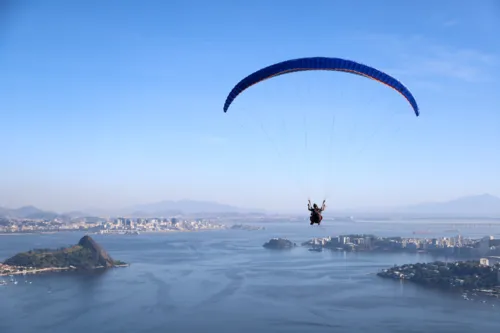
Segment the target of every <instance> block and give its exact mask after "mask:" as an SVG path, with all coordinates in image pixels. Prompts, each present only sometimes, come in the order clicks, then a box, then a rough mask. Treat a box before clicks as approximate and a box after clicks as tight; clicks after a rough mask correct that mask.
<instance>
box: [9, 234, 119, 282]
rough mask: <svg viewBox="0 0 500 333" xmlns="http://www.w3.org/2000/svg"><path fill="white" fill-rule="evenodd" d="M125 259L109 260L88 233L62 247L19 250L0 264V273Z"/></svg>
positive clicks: (103, 265) (101, 265)
mask: <svg viewBox="0 0 500 333" xmlns="http://www.w3.org/2000/svg"><path fill="white" fill-rule="evenodd" d="M124 266H128V264H127V263H125V262H122V261H120V260H113V259H112V258H111V257H110V255H109V254H108V253H107V252H106V251H105V250H104V249H103V248H102V247H101V246H100V245H99V244H97V242H96V241H94V240H93V239H92V238H91V237H90V236H83V237H82V238H81V239H80V241H79V242H78V244H76V245H74V246H70V247H66V248H59V249H55V250H51V249H34V250H30V251H28V252H21V253H18V254H16V255H15V256H13V257H11V258H9V259H7V260H5V262H4V263H3V264H0V275H11V274H30V273H39V272H47V271H61V270H93V269H99V268H102V269H106V268H111V267H124Z"/></svg>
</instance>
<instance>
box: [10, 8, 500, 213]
mask: <svg viewBox="0 0 500 333" xmlns="http://www.w3.org/2000/svg"><path fill="white" fill-rule="evenodd" d="M119 4H120V5H118V2H116V1H109V2H95V3H86V2H84V3H76V2H65V1H46V2H30V1H28V2H23V3H14V2H13V4H12V5H11V6H10V7H8V8H7V9H8V11H7V12H6V13H7V14H6V15H4V17H5V18H6V19H5V20H4V22H5V23H4V24H2V25H1V26H0V28H1V29H2V30H1V31H0V32H1V34H0V38H1V40H2V49H3V51H2V54H1V55H0V71H1V72H2V78H3V80H2V81H0V89H1V90H2V91H4V92H5V97H4V98H3V100H2V105H3V107H2V109H3V110H4V112H3V113H2V115H3V117H2V118H3V121H2V125H3V126H2V131H0V141H1V142H3V143H4V145H3V146H2V153H3V163H2V165H1V166H0V184H1V186H0V187H1V188H2V191H1V193H0V206H2V207H20V206H25V205H33V206H36V207H40V208H42V209H47V210H53V211H58V212H64V211H72V210H82V209H86V208H88V207H97V208H107V207H112V208H121V207H127V206H131V205H137V204H142V203H144V204H145V203H154V202H158V201H162V200H180V199H182V198H190V199H191V200H210V201H216V202H221V203H225V204H229V205H234V206H237V207H252V208H253V207H256V208H262V209H266V210H270V211H273V210H276V211H288V210H295V209H298V208H297V207H303V206H304V202H305V201H307V198H311V200H313V201H315V202H321V201H322V200H323V199H325V198H327V200H328V202H329V203H330V204H331V206H332V207H335V208H338V209H349V208H356V207H367V206H368V207H387V206H405V205H411V204H418V203H420V202H429V201H431V202H432V201H446V200H452V199H453V198H457V197H462V196H467V195H476V194H481V193H491V194H493V195H496V196H499V195H500V193H499V192H498V189H499V188H500V177H498V170H500V154H499V153H498V142H500V113H499V112H498V110H496V108H495V107H496V106H497V105H500V103H499V102H500V100H499V98H500V97H499V96H498V94H496V92H497V91H499V90H500V85H499V83H498V80H496V79H495V78H496V77H497V76H498V74H500V45H499V44H498V43H495V41H496V40H497V39H498V36H497V34H496V32H497V31H499V30H500V21H499V20H498V19H497V18H498V15H500V6H499V5H498V3H497V2H496V1H494V0H487V1H482V2H480V3H473V2H471V1H441V2H439V3H435V2H432V3H431V2H430V1H423V2H420V3H401V2H398V1H387V2H386V5H385V6H384V7H383V8H381V6H380V4H377V3H374V2H371V1H368V0H367V1H354V2H350V3H345V2H332V1H326V0H325V1H317V2H316V3H315V5H314V6H310V5H307V4H306V3H305V2H301V1H291V2H289V5H287V6H280V5H278V4H273V3H269V2H268V1H263V0H256V1H253V2H251V3H248V4H243V3H235V2H232V1H229V0H227V1H225V0H224V1H217V2H211V3H208V2H204V1H201V0H199V1H187V2H175V1H173V2H163V1H150V2H148V5H140V6H139V5H137V4H136V3H134V2H131V1H124V2H120V3H119ZM346 12H349V13H356V15H355V16H352V15H350V16H346V15H344V13H346ZM408 13H412V14H411V15H408ZM308 56H327V57H340V58H347V59H351V60H354V61H359V62H362V63H365V64H367V65H370V66H374V67H375V68H378V69H380V70H383V71H385V72H387V73H388V74H390V75H393V76H394V77H396V78H397V79H400V80H401V81H402V82H403V84H405V85H406V86H407V87H408V88H409V90H410V91H411V92H412V94H413V95H414V97H415V98H416V100H417V102H418V104H419V106H420V110H421V116H420V117H418V118H416V117H415V116H414V115H413V114H412V110H411V108H410V106H409V105H408V103H407V102H406V100H405V99H404V98H402V97H401V96H400V95H399V94H398V93H396V92H394V91H393V90H391V89H389V88H388V87H385V86H384V85H382V84H379V83H377V82H372V81H370V80H367V79H365V78H361V77H358V76H356V75H350V74H344V73H335V72H325V73H323V72H312V73H297V74H290V75H283V76H281V77H277V78H273V79H271V80H268V81H266V82H263V83H261V84H258V85H256V86H254V87H251V88H250V89H248V91H245V92H244V93H243V94H242V95H241V96H239V97H238V99H237V100H235V102H234V103H233V105H232V106H231V110H229V112H228V113H227V114H224V113H223V111H222V107H223V103H224V100H225V98H226V96H227V94H228V93H229V91H230V89H231V88H232V87H233V86H234V85H235V84H236V83H237V82H238V81H239V80H241V79H242V78H243V77H245V76H246V75H248V74H250V73H251V72H253V71H255V70H258V69H259V68H262V67H265V66H268V65H270V64H273V63H276V62H279V61H283V60H287V59H293V58H298V57H308Z"/></svg>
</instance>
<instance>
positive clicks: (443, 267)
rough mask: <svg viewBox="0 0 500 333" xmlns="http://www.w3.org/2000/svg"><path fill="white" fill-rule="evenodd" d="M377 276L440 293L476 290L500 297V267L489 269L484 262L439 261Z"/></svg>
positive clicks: (386, 270)
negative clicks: (433, 289)
mask: <svg viewBox="0 0 500 333" xmlns="http://www.w3.org/2000/svg"><path fill="white" fill-rule="evenodd" d="M377 275H378V276H380V277H383V278H390V279H397V280H408V281H410V282H414V283H417V284H421V285H425V286H429V287H437V288H440V289H457V290H462V291H468V290H473V291H478V292H483V293H485V294H487V295H490V296H495V297H500V264H493V265H489V264H484V263H481V261H457V262H447V263H445V262H442V261H435V262H431V263H416V264H406V265H402V266H394V267H391V268H389V269H384V270H382V271H381V272H379V273H377Z"/></svg>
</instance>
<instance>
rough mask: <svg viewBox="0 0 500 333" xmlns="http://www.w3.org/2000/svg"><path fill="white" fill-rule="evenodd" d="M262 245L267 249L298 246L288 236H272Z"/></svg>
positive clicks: (283, 248)
mask: <svg viewBox="0 0 500 333" xmlns="http://www.w3.org/2000/svg"><path fill="white" fill-rule="evenodd" d="M262 246H263V247H265V248H266V249H271V250H285V249H291V248H294V247H296V246H297V244H295V243H294V242H292V241H290V240H288V239H286V238H272V239H270V240H269V242H267V243H265V244H264V245H262Z"/></svg>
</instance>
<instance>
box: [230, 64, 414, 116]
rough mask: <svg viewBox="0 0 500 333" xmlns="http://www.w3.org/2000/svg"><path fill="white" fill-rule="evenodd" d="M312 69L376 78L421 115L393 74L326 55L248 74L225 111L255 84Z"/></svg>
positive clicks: (238, 85)
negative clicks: (397, 93)
mask: <svg viewBox="0 0 500 333" xmlns="http://www.w3.org/2000/svg"><path fill="white" fill-rule="evenodd" d="M311 70H330V71H340V72H348V73H352V74H357V75H360V76H364V77H367V78H369V79H372V80H376V81H378V82H380V83H383V84H385V85H387V86H389V87H391V88H392V89H394V90H396V91H398V92H399V93H400V94H401V95H403V97H404V98H406V100H407V101H408V102H409V103H410V105H411V107H412V108H413V111H414V112H415V115H416V116H417V117H418V116H419V115H420V112H419V109H418V105H417V102H416V101H415V98H414V97H413V95H412V94H411V92H410V91H409V90H408V89H407V88H406V87H405V86H404V85H403V84H402V83H401V82H399V81H398V80H396V79H395V78H393V77H392V76H390V75H388V74H386V73H384V72H381V71H379V70H377V69H375V68H373V67H370V66H366V65H363V64H360V63H357V62H355V61H352V60H346V59H340V58H326V57H313V58H299V59H292V60H287V61H283V62H280V63H277V64H274V65H271V66H268V67H265V68H262V69H260V70H258V71H256V72H254V73H252V74H250V75H248V76H247V77H245V78H244V79H243V80H241V81H240V82H238V84H236V86H234V88H233V89H232V90H231V92H230V93H229V95H228V96H227V98H226V102H225V103H224V112H227V110H228V109H229V106H230V105H231V103H232V102H233V101H234V100H235V99H236V97H237V96H238V95H239V94H241V93H242V92H243V91H244V90H245V89H247V88H249V87H251V86H253V85H254V84H257V83H259V82H262V81H264V80H267V79H270V78H272V77H275V76H279V75H283V74H287V73H293V72H300V71H311Z"/></svg>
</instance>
